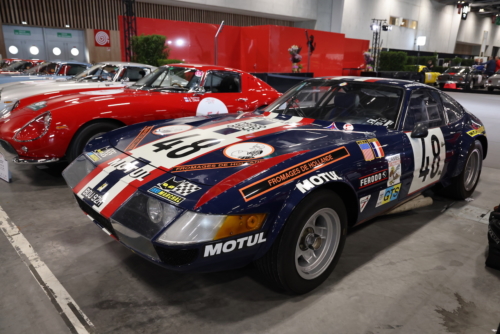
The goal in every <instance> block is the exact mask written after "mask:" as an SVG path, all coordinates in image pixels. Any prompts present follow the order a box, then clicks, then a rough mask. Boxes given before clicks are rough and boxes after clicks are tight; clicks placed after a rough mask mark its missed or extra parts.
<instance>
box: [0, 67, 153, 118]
mask: <svg viewBox="0 0 500 334" xmlns="http://www.w3.org/2000/svg"><path fill="white" fill-rule="evenodd" d="M155 69H156V67H155V66H151V65H145V64H137V63H127V62H103V63H99V64H96V65H94V66H92V67H91V68H89V69H87V70H86V71H84V72H82V73H80V74H78V75H77V76H75V77H73V78H71V79H69V80H37V81H20V82H16V83H10V84H3V85H1V84H0V110H3V109H5V108H9V107H12V106H14V104H15V103H16V102H17V101H18V100H20V99H22V98H25V97H28V96H32V95H38V94H42V93H48V92H52V91H64V90H71V89H86V88H104V87H117V88H121V87H125V86H129V85H132V84H133V83H135V82H136V81H138V80H139V79H142V78H143V77H145V76H146V75H148V74H149V73H151V72H152V71H154V70H155Z"/></svg>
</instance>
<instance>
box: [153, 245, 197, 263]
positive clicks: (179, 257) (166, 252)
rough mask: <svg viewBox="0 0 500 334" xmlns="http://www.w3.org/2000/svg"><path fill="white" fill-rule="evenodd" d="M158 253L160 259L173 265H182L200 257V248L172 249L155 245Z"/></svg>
mask: <svg viewBox="0 0 500 334" xmlns="http://www.w3.org/2000/svg"><path fill="white" fill-rule="evenodd" d="M155 249H156V253H157V254H158V256H159V257H160V260H161V261H162V262H163V263H165V264H169V265H172V266H182V265H185V264H189V263H191V262H193V261H194V260H196V258H197V257H198V249H197V248H192V249H171V248H163V247H160V246H155Z"/></svg>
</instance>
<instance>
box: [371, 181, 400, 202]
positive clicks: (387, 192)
mask: <svg viewBox="0 0 500 334" xmlns="http://www.w3.org/2000/svg"><path fill="white" fill-rule="evenodd" d="M400 190H401V183H399V184H396V185H395V186H392V187H389V188H387V189H384V190H381V191H380V193H379V194H378V199H377V204H376V205H375V207H379V206H381V205H384V204H387V203H389V202H392V201H394V200H396V199H397V198H398V195H399V191H400Z"/></svg>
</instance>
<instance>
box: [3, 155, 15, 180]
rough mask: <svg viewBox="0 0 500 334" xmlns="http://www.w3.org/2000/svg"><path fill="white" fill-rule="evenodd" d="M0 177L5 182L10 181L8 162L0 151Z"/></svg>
mask: <svg viewBox="0 0 500 334" xmlns="http://www.w3.org/2000/svg"><path fill="white" fill-rule="evenodd" d="M0 179H2V180H4V181H6V182H11V180H12V177H11V175H10V171H9V163H8V162H7V160H6V159H5V157H4V156H3V155H2V154H1V153H0Z"/></svg>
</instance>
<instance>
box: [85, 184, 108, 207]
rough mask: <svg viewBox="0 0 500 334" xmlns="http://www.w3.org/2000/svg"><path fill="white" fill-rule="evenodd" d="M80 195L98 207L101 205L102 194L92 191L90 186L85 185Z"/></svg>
mask: <svg viewBox="0 0 500 334" xmlns="http://www.w3.org/2000/svg"><path fill="white" fill-rule="evenodd" d="M82 197H83V198H85V199H87V200H89V201H90V202H92V204H93V205H95V206H97V207H100V206H101V205H102V202H103V199H102V196H101V195H99V194H98V193H96V192H95V191H93V190H92V189H91V188H89V187H87V189H85V190H84V191H83V193H82Z"/></svg>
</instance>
